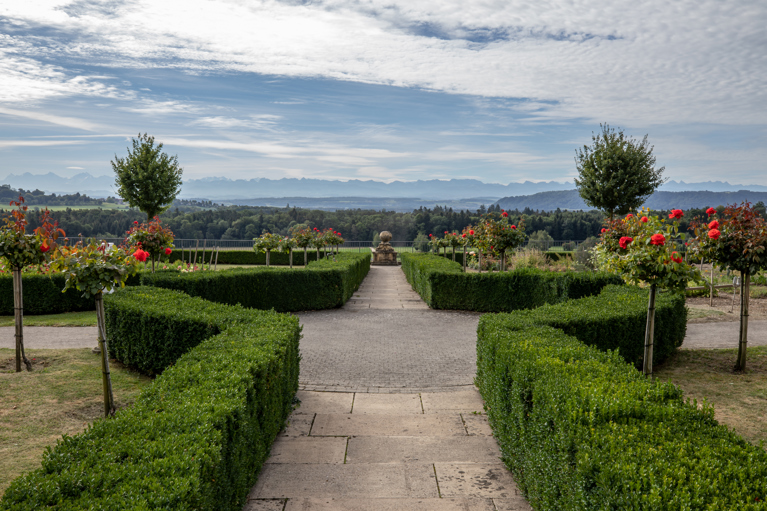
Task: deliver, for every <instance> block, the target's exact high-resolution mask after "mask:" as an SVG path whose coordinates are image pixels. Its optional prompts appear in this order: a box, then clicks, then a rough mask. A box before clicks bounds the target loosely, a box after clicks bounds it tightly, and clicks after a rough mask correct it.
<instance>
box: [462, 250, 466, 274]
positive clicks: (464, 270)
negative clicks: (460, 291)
mask: <svg viewBox="0 0 767 511" xmlns="http://www.w3.org/2000/svg"><path fill="white" fill-rule="evenodd" d="M463 272H464V273H466V245H464V246H463Z"/></svg>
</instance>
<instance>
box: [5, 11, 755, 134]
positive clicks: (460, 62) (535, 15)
mask: <svg viewBox="0 0 767 511" xmlns="http://www.w3.org/2000/svg"><path fill="white" fill-rule="evenodd" d="M73 4H74V2H69V1H65V0H57V1H53V0H34V1H33V0H28V1H25V2H13V3H11V4H9V5H8V6H6V7H5V13H4V15H5V16H6V17H7V18H9V19H11V20H12V21H13V22H15V23H17V25H18V26H19V27H25V28H28V32H30V33H31V32H34V30H35V29H37V28H40V27H42V28H52V29H55V30H57V31H60V32H61V33H62V34H65V36H61V37H59V38H58V39H56V41H55V44H50V45H48V46H47V47H42V46H36V44H35V39H34V38H33V37H32V36H29V37H27V35H25V33H24V31H20V30H15V31H13V32H11V33H9V35H6V42H7V45H8V46H9V47H10V48H12V49H13V51H15V52H16V53H17V54H19V55H24V56H25V58H29V59H34V58H39V57H40V56H41V55H43V54H45V55H46V56H49V57H50V56H54V57H56V56H60V57H62V58H64V57H66V58H81V59H83V60H87V61H92V62H94V63H96V64H103V65H120V66H123V67H146V68H151V67H157V66H161V67H176V68H181V69H185V70H188V71H190V72H218V71H223V70H226V71H237V72H254V73H262V74H274V75H278V76H294V77H296V76H309V77H313V76H318V77H327V78H332V79H339V80H352V81H359V82H365V83H379V84H389V85H397V86H408V87H409V86H415V87H423V88H427V89H434V90H439V91H445V92H451V93H461V94H473V95H479V96H488V97H515V98H529V99H531V100H532V101H531V102H530V103H528V104H523V105H521V106H520V105H517V106H516V107H515V108H518V109H520V111H526V112H527V113H528V114H529V116H528V117H527V119H528V120H530V121H536V120H539V121H551V120H556V119H561V118H586V119H590V120H603V119H619V120H620V122H622V123H624V124H626V123H634V124H636V123H640V124H644V125H648V124H652V123H664V124H665V123H675V122H715V123H724V124H727V123H735V124H744V123H746V124H748V123H763V122H764V118H765V103H767V92H766V91H765V88H764V87H763V83H764V81H765V79H767V52H765V51H764V48H765V45H766V44H767V31H765V30H764V27H765V26H767V8H765V7H764V4H762V3H759V2H753V1H750V0H739V1H736V0H731V1H728V2H721V1H720V0H704V1H695V0H684V1H677V2H666V1H665V0H655V1H652V2H632V1H628V0H625V1H621V2H608V3H604V2H603V3H600V4H598V5H596V4H591V3H589V2H585V1H576V2H563V1H555V0H548V1H535V2H533V1H532V0H527V1H520V2H507V1H504V0H489V1H487V2H481V3H480V2H469V3H467V2H465V1H462V0H442V1H434V0H386V1H384V0H368V1H364V0H363V1H360V0H327V1H322V0H319V1H315V2H311V3H306V4H303V3H302V4H292V3H282V2H279V1H276V0H261V1H256V2H252V1H245V0H229V1H224V0H197V1H195V2H190V1H189V0H183V1H182V0H166V1H163V2H154V1H152V2H150V1H149V0H144V1H143V2H134V3H132V4H131V7H130V8H128V7H126V6H121V5H119V4H114V5H111V4H110V5H109V6H107V7H104V6H102V5H101V4H100V3H94V2H87V1H78V2H77V5H76V6H73ZM91 4H92V5H91ZM89 6H91V7H92V8H89ZM96 7H99V8H96ZM169 19H172V20H173V23H167V20H169ZM50 37H52V36H49V38H50ZM18 58H19V57H17V60H18ZM29 65H30V66H31V68H30V69H28V70H24V71H23V72H17V73H15V74H14V75H13V76H11V80H13V81H15V82H17V83H20V82H23V81H24V75H25V74H26V75H27V77H28V78H30V80H28V81H31V82H33V85H35V86H34V87H32V90H30V91H25V92H24V93H19V96H20V97H21V98H34V97H36V96H40V95H45V94H64V93H66V91H70V92H71V91H76V90H79V89H90V92H89V93H96V94H108V93H109V90H108V88H107V87H105V86H104V85H103V84H99V83H95V82H94V81H93V80H90V81H88V80H87V79H85V80H80V82H73V78H71V75H72V72H69V73H62V72H60V71H57V70H54V69H52V68H49V67H46V66H43V65H41V64H36V63H32V64H29ZM35 87H37V89H38V90H34V89H35ZM10 89H12V88H11V87H2V89H0V99H1V100H4V101H17V100H19V99H20V98H17V97H16V96H15V95H14V94H13V93H11V92H10ZM14 89H16V90H23V87H22V88H15V87H14ZM284 103H292V101H285V102H284Z"/></svg>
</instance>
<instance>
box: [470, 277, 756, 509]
mask: <svg viewBox="0 0 767 511" xmlns="http://www.w3.org/2000/svg"><path fill="white" fill-rule="evenodd" d="M631 294H634V295H636V298H632V297H631V296H630V295H631ZM646 300H647V293H646V291H641V290H638V289H636V288H634V289H632V288H629V287H624V288H606V289H605V290H604V291H603V293H602V294H601V295H600V296H599V297H595V298H594V299H592V298H585V299H583V300H577V301H576V302H580V303H573V302H570V303H569V304H559V305H555V306H550V307H542V308H541V309H538V310H536V311H520V312H515V313H511V314H492V315H490V314H488V315H484V316H482V317H481V318H480V323H479V329H478V341H477V380H476V381H477V385H478V386H479V389H480V392H481V394H482V396H483V398H484V399H485V402H486V407H487V411H488V417H489V420H490V424H491V426H492V428H493V435H494V436H495V437H496V438H497V440H498V443H499V446H500V448H501V452H502V458H503V461H504V462H505V464H506V465H507V466H508V467H509V469H510V470H511V471H512V472H513V473H514V477H515V480H516V481H517V482H518V484H519V485H520V487H521V489H522V490H523V491H524V492H525V494H526V496H527V499H528V501H529V502H530V504H531V505H532V506H533V508H535V509H536V510H538V511H544V510H556V511H569V510H573V511H574V510H583V509H636V510H658V509H664V510H688V509H701V510H703V509H710V510H714V509H717V510H718V509H728V510H729V509H744V510H756V509H767V504H765V498H766V497H767V453H765V451H764V450H763V449H761V448H759V447H755V446H753V445H751V444H749V443H748V442H746V441H745V440H743V439H742V438H740V437H738V436H737V435H736V434H735V433H733V432H731V431H728V429H727V428H726V427H725V426H721V425H718V424H717V422H716V421H715V420H714V411H713V409H712V408H711V407H710V406H705V405H704V406H703V407H702V408H700V409H699V408H698V407H697V404H696V403H691V402H685V401H684V399H683V396H682V392H681V390H679V389H678V388H677V387H676V386H674V385H672V384H670V383H660V382H659V381H658V380H655V381H652V382H651V381H648V380H647V379H646V378H645V377H644V376H643V375H642V374H641V373H640V372H638V371H636V370H635V369H634V368H633V367H632V366H631V365H630V364H627V363H626V362H625V361H624V359H623V358H622V357H621V356H620V355H619V353H618V352H616V351H602V350H601V349H597V347H600V348H606V347H609V346H611V345H613V346H616V347H618V348H619V350H623V349H625V345H624V344H623V342H622V341H616V340H615V336H616V335H618V336H621V335H623V334H624V332H625V333H626V334H627V333H628V331H633V330H640V329H641V330H643V325H644V322H645V318H646V312H647V309H646V307H647V303H646ZM681 300H682V299H681V298H678V297H669V296H668V295H666V296H664V295H661V296H660V297H659V300H658V307H659V310H658V313H659V322H658V326H657V328H656V335H657V334H658V333H663V334H664V335H665V332H664V331H665V330H666V329H669V328H671V329H672V330H674V329H677V330H678V327H677V326H674V325H673V324H671V325H670V324H669V322H668V321H669V320H673V321H676V322H678V323H680V324H681V323H682V321H683V320H684V319H685V314H683V313H682V312H681V311H680V310H679V309H680V306H679V305H678V304H677V303H676V302H680V303H681ZM547 309H548V310H547ZM673 314H678V316H677V317H674V316H673ZM557 315H560V316H562V318H561V319H556V316H557ZM584 316H585V318H584ZM600 318H602V319H601V320H600ZM600 323H601V326H598V324H600ZM547 324H549V325H557V326H558V327H559V328H554V327H553V326H545V325H547ZM560 328H564V331H563V330H562V329H560ZM584 329H585V330H587V332H584V331H582V330H584ZM567 331H571V332H573V333H575V334H576V335H577V336H578V337H577V338H576V337H574V336H572V335H568V334H567V333H566V332H567ZM633 335H636V334H633ZM677 335H678V332H677ZM642 338H643V337H642V336H641V335H640V336H637V337H635V338H634V340H633V342H634V343H635V344H636V345H637V349H641V344H642V342H641V339H642ZM579 339H580V340H579ZM585 339H591V343H592V344H593V346H587V345H586V344H584V343H583V342H581V341H582V340H585ZM661 342H663V341H661ZM661 351H664V350H661ZM629 358H631V357H629Z"/></svg>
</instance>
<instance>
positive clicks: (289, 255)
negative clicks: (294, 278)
mask: <svg viewBox="0 0 767 511" xmlns="http://www.w3.org/2000/svg"><path fill="white" fill-rule="evenodd" d="M288 257H289V258H290V269H291V270H292V269H293V249H292V248H289V249H288Z"/></svg>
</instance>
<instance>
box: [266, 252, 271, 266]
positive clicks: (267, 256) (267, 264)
mask: <svg viewBox="0 0 767 511" xmlns="http://www.w3.org/2000/svg"><path fill="white" fill-rule="evenodd" d="M270 252H271V250H269V249H267V250H266V266H267V267H268V266H269V253H270Z"/></svg>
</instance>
